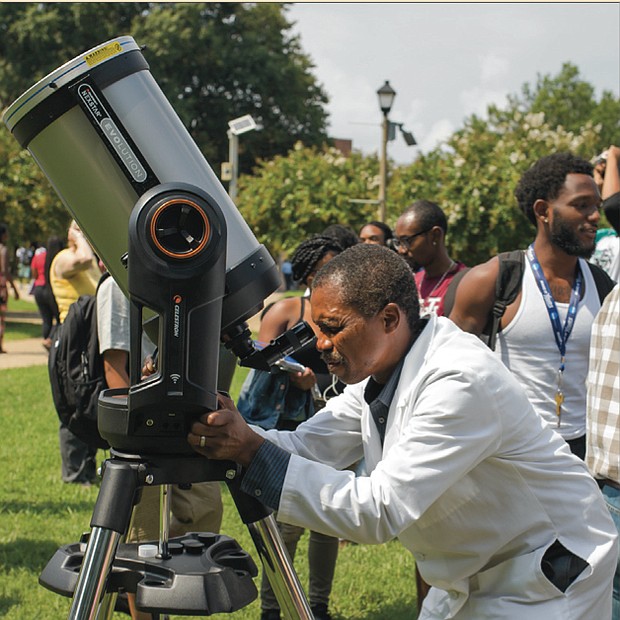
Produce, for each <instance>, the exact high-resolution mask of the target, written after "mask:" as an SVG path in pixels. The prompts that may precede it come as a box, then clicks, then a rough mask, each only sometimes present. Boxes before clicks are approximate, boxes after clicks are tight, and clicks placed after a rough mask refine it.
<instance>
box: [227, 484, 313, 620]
mask: <svg viewBox="0 0 620 620" xmlns="http://www.w3.org/2000/svg"><path fill="white" fill-rule="evenodd" d="M227 482H228V488H229V490H230V493H231V495H232V497H233V499H234V500H235V505H236V506H237V510H238V511H239V515H240V517H241V520H242V521H243V522H244V523H245V524H246V526H247V528H248V530H249V531H250V534H251V536H252V540H253V541H254V545H255V546H256V550H257V551H258V555H259V556H260V559H261V563H262V565H263V570H264V571H265V574H266V575H267V579H269V583H270V584H271V587H272V589H273V592H274V594H275V595H276V598H277V599H278V603H279V604H280V610H281V611H282V613H283V615H284V618H286V619H287V620H314V616H313V615H312V611H311V610H310V604H309V603H308V599H307V598H306V594H305V592H304V589H303V587H302V585H301V583H300V581H299V577H298V576H297V573H296V572H295V568H294V566H293V562H292V561H291V558H290V556H289V554H288V551H287V550H286V546H285V544H284V541H283V540H282V535H281V534H280V529H279V528H278V525H277V523H276V519H275V517H274V516H273V513H272V512H271V510H269V509H268V508H267V507H266V506H264V505H263V504H261V503H260V502H259V501H258V500H256V499H254V498H253V497H250V496H249V495H247V494H246V493H243V491H241V490H240V489H239V488H238V483H237V481H236V480H234V481H227Z"/></svg>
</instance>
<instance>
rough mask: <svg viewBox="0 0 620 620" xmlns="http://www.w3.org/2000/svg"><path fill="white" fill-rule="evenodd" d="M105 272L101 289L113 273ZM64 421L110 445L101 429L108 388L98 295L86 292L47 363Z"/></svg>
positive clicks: (92, 441) (93, 441)
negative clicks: (99, 409)
mask: <svg viewBox="0 0 620 620" xmlns="http://www.w3.org/2000/svg"><path fill="white" fill-rule="evenodd" d="M109 275H110V274H109V273H104V274H103V275H102V276H101V279H100V280H99V284H98V285H97V289H99V286H101V283H102V282H103V281H104V280H105V279H106V278H107V277H108V276H109ZM47 368H48V372H49V377H50V386H51V389H52V399H53V401H54V407H55V408H56V412H57V413H58V417H59V419H60V421H61V422H62V423H63V424H64V425H65V426H67V427H68V428H69V430H70V431H71V432H72V433H73V434H74V435H76V436H77V437H79V438H80V439H81V440H82V441H84V442H85V443H87V444H89V445H91V446H96V447H97V448H103V449H107V448H109V444H108V442H107V441H106V440H105V439H103V438H102V437H101V435H100V434H99V429H98V428H97V403H98V399H99V393H100V392H101V390H104V389H105V388H106V387H107V384H106V382H105V375H104V371H103V358H102V356H101V354H100V353H99V337H98V336H97V296H96V295H82V296H81V297H80V298H79V299H78V300H77V301H76V302H75V303H73V304H71V306H70V307H69V312H68V313H67V317H66V318H65V320H64V321H63V323H62V324H61V325H59V326H58V328H57V330H56V332H55V334H54V336H53V342H52V347H51V349H50V355H49V359H48V364H47Z"/></svg>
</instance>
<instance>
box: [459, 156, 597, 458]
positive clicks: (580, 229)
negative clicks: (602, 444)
mask: <svg viewBox="0 0 620 620" xmlns="http://www.w3.org/2000/svg"><path fill="white" fill-rule="evenodd" d="M515 195H516V197H517V200H518V202H519V207H520V208H521V210H522V211H523V213H524V214H525V216H526V217H527V218H528V219H529V220H530V222H532V224H533V225H534V226H536V238H535V239H534V242H533V243H532V245H531V246H530V247H529V248H528V250H527V252H526V256H525V271H524V274H523V280H522V286H521V291H520V292H519V294H518V295H517V297H516V299H515V300H514V302H512V303H511V304H510V305H508V307H507V308H506V312H505V313H504V316H503V317H502V319H501V322H500V330H501V331H500V332H499V335H498V340H497V347H496V353H497V355H499V356H500V357H501V359H502V361H503V362H504V364H505V365H506V366H507V367H508V368H509V369H510V370H511V371H512V373H513V374H514V376H515V377H516V378H517V379H518V380H519V382H520V383H521V384H522V385H523V386H524V387H525V389H526V391H527V394H528V396H529V399H530V401H531V402H532V404H533V406H534V409H535V410H536V411H537V413H539V414H540V416H541V417H542V418H544V419H545V420H547V421H548V422H549V423H550V424H551V425H552V426H553V427H554V428H555V429H556V430H557V431H558V432H559V433H560V434H561V435H562V437H564V439H566V441H567V442H568V443H569V445H570V447H571V450H572V451H573V452H574V453H575V454H577V455H578V456H580V457H581V458H583V457H584V455H585V416H586V376H587V372H588V354H589V348H590V331H591V326H592V321H593V319H594V316H595V315H596V313H597V312H598V310H599V308H600V301H599V297H598V293H597V290H596V286H595V283H594V279H593V277H592V274H591V271H590V268H589V267H588V265H587V263H586V261H585V260H584V259H587V258H589V257H590V256H591V255H592V252H593V251H594V246H595V237H596V230H597V227H598V223H599V220H600V213H599V209H600V205H601V197H600V194H599V191H598V189H597V186H596V183H595V182H594V179H593V176H592V165H591V164H590V163H589V162H587V161H585V160H583V159H581V158H579V157H575V156H573V155H571V154H570V153H555V154H553V155H549V156H547V157H543V158H541V159H540V160H538V161H537V162H536V163H535V164H534V165H533V166H532V167H531V168H530V169H529V170H528V171H526V172H525V173H524V174H523V176H522V177H521V180H520V181H519V184H518V186H517V189H516V191H515ZM498 272H499V259H498V258H497V257H494V258H492V259H491V260H489V261H487V262H486V263H483V264H481V265H478V266H476V267H474V268H473V269H471V270H470V271H469V272H468V273H467V274H466V275H465V276H464V277H463V280H462V281H461V283H460V285H459V287H458V289H457V292H456V297H455V302H454V309H453V310H452V313H451V314H450V318H451V319H452V320H453V321H454V322H455V323H456V324H457V325H458V326H459V327H461V329H463V330H465V331H467V332H471V333H473V334H476V335H481V334H482V332H483V329H484V327H485V325H486V324H487V321H488V318H489V315H490V312H491V308H492V306H493V302H494V301H495V281H496V278H497V275H498Z"/></svg>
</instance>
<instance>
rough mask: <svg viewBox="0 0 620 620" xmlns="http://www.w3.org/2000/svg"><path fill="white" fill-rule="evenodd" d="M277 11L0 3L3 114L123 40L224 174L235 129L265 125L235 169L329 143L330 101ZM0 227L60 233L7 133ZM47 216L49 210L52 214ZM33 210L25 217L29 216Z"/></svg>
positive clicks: (237, 6)
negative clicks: (56, 73)
mask: <svg viewBox="0 0 620 620" xmlns="http://www.w3.org/2000/svg"><path fill="white" fill-rule="evenodd" d="M291 28H292V24H291V23H290V22H289V21H288V20H287V19H286V5H283V4H276V3H266V4H263V3H256V4H253V3H219V2H212V3H171V4H167V3H134V2H121V3H101V2H99V3H97V2H95V3H77V2H76V3H55V2H43V3H0V106H1V107H2V108H4V107H6V106H7V105H9V104H10V103H12V102H13V101H14V100H15V99H16V98H17V97H18V96H19V95H21V94H22V92H24V91H25V90H26V89H28V88H29V87H30V86H32V85H33V84H34V83H35V82H36V81H38V80H39V79H41V78H43V77H44V76H45V75H47V74H48V73H49V72H50V71H53V70H54V69H56V68H57V67H59V66H60V65H62V64H63V63H65V62H66V61H68V60H70V59H71V58H74V57H75V56H77V55H79V54H81V53H82V52H84V51H86V50H88V49H90V48H92V47H95V46H96V45H99V44H100V43H103V42H105V41H107V40H109V39H112V38H115V37H117V36H121V35H126V34H130V35H132V36H134V38H135V39H136V41H137V42H138V43H139V44H141V45H146V49H145V50H144V55H145V58H146V60H147V62H149V65H150V67H151V72H152V73H153V75H154V77H155V79H156V80H157V82H158V84H159V85H160V86H161V88H162V90H163V91H164V93H165V94H166V96H167V97H168V99H169V100H170V101H171V103H172V105H173V107H174V108H175V110H176V111H177V113H178V114H179V116H180V118H181V120H182V121H183V123H184V125H185V126H186V127H187V129H188V131H189V132H190V134H191V135H192V137H193V138H194V140H195V141H196V143H197V144H198V146H199V147H200V148H201V150H202V151H203V153H204V154H205V156H206V157H207V159H208V161H209V163H210V164H211V166H212V167H213V168H214V169H215V170H216V171H217V170H219V164H220V162H222V161H225V160H226V159H227V158H228V138H227V135H226V132H227V129H228V121H229V120H232V119H233V118H236V117H238V116H242V115H245V114H252V116H253V117H254V119H255V120H256V121H257V122H258V123H259V124H260V125H262V130H261V131H254V132H251V133H249V134H246V135H244V136H243V138H242V139H241V140H240V149H241V152H240V167H241V169H242V170H243V169H246V170H250V169H251V166H252V165H254V162H255V161H256V160H257V159H258V158H260V157H263V158H271V157H274V156H275V155H277V154H279V153H286V152H287V151H288V150H289V149H290V148H292V146H293V144H294V143H295V142H296V141H298V140H302V141H303V142H304V143H305V144H307V145H312V144H322V143H323V142H324V141H325V140H326V135H325V127H326V119H327V114H326V112H325V110H324V104H325V103H326V102H327V97H326V96H325V94H324V92H323V91H322V90H321V88H320V86H319V85H318V84H317V82H316V80H315V78H314V77H313V75H312V73H311V70H312V64H311V61H310V59H309V58H308V57H307V56H306V55H305V54H304V53H303V52H302V50H301V47H300V44H299V40H298V38H297V37H295V36H293V35H292V34H291V32H290V31H291ZM0 134H1V136H2V137H1V140H0V148H1V149H2V153H1V154H0V157H1V158H2V161H3V163H5V164H6V166H8V168H5V167H4V166H3V169H2V170H1V171H0V183H2V186H0V191H1V192H2V194H1V195H2V202H0V219H5V220H7V221H8V222H10V223H11V226H12V235H13V238H14V239H18V238H23V239H27V238H28V239H32V238H36V239H37V240H40V239H44V238H45V236H46V234H47V232H48V231H49V230H51V229H54V228H55V227H57V226H58V227H60V228H61V229H64V228H65V225H66V220H67V219H68V215H67V214H64V216H63V215H62V208H61V207H59V206H58V199H57V198H56V196H55V194H54V193H53V192H52V191H51V189H50V186H49V183H48V182H47V181H46V180H45V179H44V177H43V175H42V174H41V172H40V171H39V170H38V169H37V167H36V166H35V165H34V162H32V160H30V159H29V158H28V156H27V154H25V153H19V147H17V145H16V144H12V142H11V141H12V138H10V137H9V136H8V132H7V131H6V128H5V127H4V126H2V127H1V128H0ZM48 211H49V212H48ZM26 214H27V217H26Z"/></svg>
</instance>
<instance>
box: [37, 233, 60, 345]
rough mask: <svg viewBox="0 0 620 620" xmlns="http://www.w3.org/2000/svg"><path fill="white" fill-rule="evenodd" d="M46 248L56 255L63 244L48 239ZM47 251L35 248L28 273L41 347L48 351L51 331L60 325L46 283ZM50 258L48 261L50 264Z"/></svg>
mask: <svg viewBox="0 0 620 620" xmlns="http://www.w3.org/2000/svg"><path fill="white" fill-rule="evenodd" d="M47 244H48V247H51V252H52V253H53V254H57V253H58V252H59V251H60V250H61V249H62V248H63V247H64V244H63V242H62V240H61V239H60V238H59V237H50V238H49V239H48V242H47ZM47 255H48V250H47V249H46V248H44V247H40V248H37V250H36V251H35V253H34V256H33V257H32V261H31V262H30V273H31V274H32V277H33V278H34V282H33V286H32V295H33V297H34V300H35V302H36V304H37V308H38V309H39V314H40V315H41V320H42V321H43V322H42V325H41V336H42V338H43V343H42V344H43V346H44V347H45V348H46V349H47V350H48V351H49V349H50V347H51V346H52V338H51V334H52V330H53V329H54V326H55V325H59V324H60V317H59V316H58V306H57V305H56V299H54V294H53V293H52V289H51V287H50V285H49V283H48V281H47V273H46V270H45V264H46V258H47ZM51 258H53V256H51V257H50V261H49V262H51Z"/></svg>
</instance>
